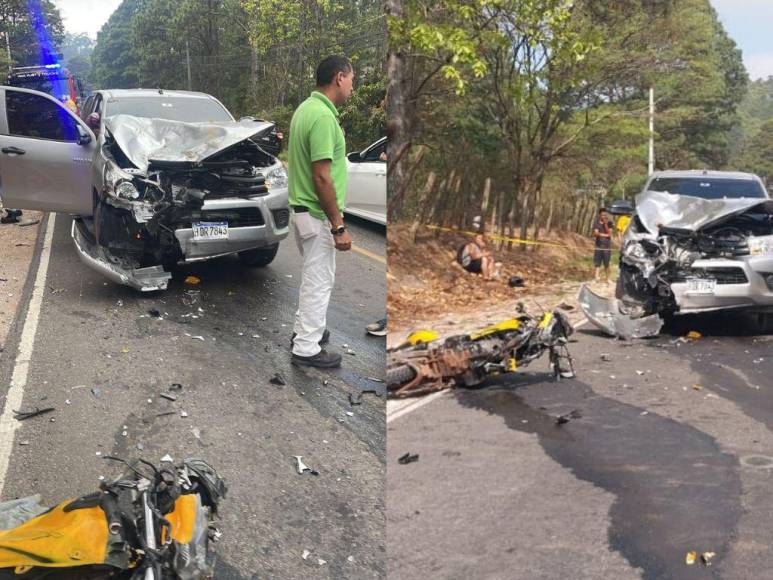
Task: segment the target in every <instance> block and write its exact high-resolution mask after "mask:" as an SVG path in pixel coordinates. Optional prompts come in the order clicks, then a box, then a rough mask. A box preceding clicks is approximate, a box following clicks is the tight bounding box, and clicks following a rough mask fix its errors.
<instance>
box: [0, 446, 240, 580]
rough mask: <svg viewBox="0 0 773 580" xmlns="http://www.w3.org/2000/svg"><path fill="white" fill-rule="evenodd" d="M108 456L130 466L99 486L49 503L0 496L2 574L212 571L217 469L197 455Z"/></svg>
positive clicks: (77, 577)
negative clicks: (173, 459)
mask: <svg viewBox="0 0 773 580" xmlns="http://www.w3.org/2000/svg"><path fill="white" fill-rule="evenodd" d="M106 459H111V460H117V461H121V462H123V463H125V464H126V466H127V468H128V469H127V472H126V473H125V474H124V475H123V476H121V477H119V478H118V479H116V480H114V481H112V482H110V483H108V482H103V483H102V484H101V485H100V491H98V492H95V493H92V494H90V495H86V496H83V497H80V498H78V499H74V500H68V501H64V502H62V503H60V504H59V505H57V506H55V507H53V508H51V509H48V510H47V509H45V508H44V507H42V506H41V505H40V504H39V500H40V498H39V496H33V497H29V498H24V499H21V500H14V501H9V502H3V503H0V528H2V529H3V530H4V531H0V579H2V580H6V579H8V580H10V579H12V578H13V579H20V578H23V579H34V580H39V579H45V580H86V579H97V578H99V579H102V578H105V579H107V578H111V579H124V580H173V579H174V580H176V579H179V580H203V579H208V578H213V577H214V547H213V543H214V541H215V540H217V539H218V537H219V536H220V532H219V531H218V530H217V528H216V527H215V525H214V522H213V519H214V517H215V515H216V513H217V505H218V502H219V500H220V499H221V498H223V497H224V496H225V493H226V486H225V484H224V483H223V481H222V479H220V477H219V476H218V475H217V473H216V472H215V470H214V469H212V467H210V466H209V465H208V464H206V463H205V462H204V461H201V460H199V459H188V460H186V461H185V462H184V463H183V465H181V466H178V467H175V466H174V465H173V464H172V463H168V462H163V463H162V464H161V466H160V467H156V466H154V465H153V464H152V463H149V462H146V461H143V460H137V461H135V462H132V463H128V462H124V461H123V460H120V459H117V458H114V457H107V458H106ZM162 461H163V460H162Z"/></svg>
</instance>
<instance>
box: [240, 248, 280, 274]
mask: <svg viewBox="0 0 773 580" xmlns="http://www.w3.org/2000/svg"><path fill="white" fill-rule="evenodd" d="M278 251H279V244H274V245H273V246H267V247H265V248H257V249H255V250H245V251H244V252H239V261H240V262H241V263H242V265H244V266H251V267H253V268H263V267H264V266H268V265H269V264H270V263H271V262H273V261H274V258H276V253H277V252H278Z"/></svg>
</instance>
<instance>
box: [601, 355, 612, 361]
mask: <svg viewBox="0 0 773 580" xmlns="http://www.w3.org/2000/svg"><path fill="white" fill-rule="evenodd" d="M599 358H601V360H603V361H604V362H610V361H611V360H612V355H610V354H606V353H604V354H602V355H601V356H600V357H599Z"/></svg>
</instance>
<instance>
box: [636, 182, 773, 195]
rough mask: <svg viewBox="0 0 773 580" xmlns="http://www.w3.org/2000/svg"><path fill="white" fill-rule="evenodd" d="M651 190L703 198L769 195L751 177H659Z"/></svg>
mask: <svg viewBox="0 0 773 580" xmlns="http://www.w3.org/2000/svg"><path fill="white" fill-rule="evenodd" d="M649 189H650V191H666V192H668V193H673V194H676V195H691V196H693V197H702V198H703V199H722V198H736V197H767V195H766V194H765V190H764V189H763V188H762V186H761V185H760V184H759V183H757V182H756V181H753V180H751V179H716V178H710V177H658V178H656V179H653V180H652V183H650V186H649Z"/></svg>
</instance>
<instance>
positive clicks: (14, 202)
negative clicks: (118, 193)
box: [0, 87, 96, 216]
mask: <svg viewBox="0 0 773 580" xmlns="http://www.w3.org/2000/svg"><path fill="white" fill-rule="evenodd" d="M95 147H96V139H95V138H94V134H93V133H92V132H91V130H90V129H89V128H88V126H86V124H85V123H83V121H81V120H80V119H78V118H77V117H76V116H75V115H74V114H73V113H72V112H70V111H69V110H68V109H67V107H65V106H64V105H63V104H62V103H60V102H58V101H57V100H56V99H54V98H53V97H51V96H50V95H47V94H45V93H41V92H38V91H32V90H29V89H20V88H15V87H0V198H2V201H3V205H4V206H5V207H6V208H13V209H34V210H42V211H55V212H64V213H70V214H77V215H84V216H87V215H91V213H92V194H91V190H92V169H91V163H92V158H93V156H94V150H95Z"/></svg>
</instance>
